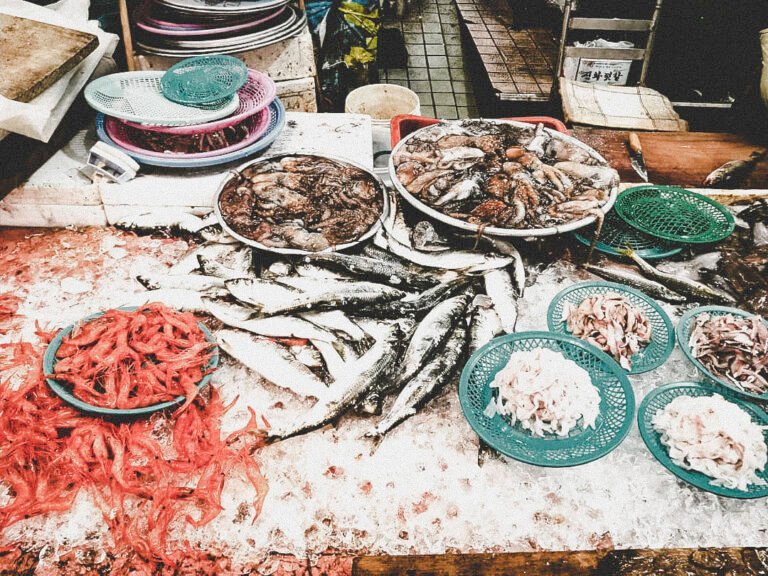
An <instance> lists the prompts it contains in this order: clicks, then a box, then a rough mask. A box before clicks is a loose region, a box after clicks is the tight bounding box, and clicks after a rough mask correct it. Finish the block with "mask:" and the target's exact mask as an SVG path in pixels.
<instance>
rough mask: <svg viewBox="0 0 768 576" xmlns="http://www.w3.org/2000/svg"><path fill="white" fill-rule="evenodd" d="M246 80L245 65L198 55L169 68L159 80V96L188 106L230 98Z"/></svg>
mask: <svg viewBox="0 0 768 576" xmlns="http://www.w3.org/2000/svg"><path fill="white" fill-rule="evenodd" d="M247 80H248V67H247V66H246V65H245V62H243V61H242V60H239V59H238V58H235V57H233V56H223V55H215V56H198V57H196V58H187V59H186V60H182V61H181V62H177V63H176V64H174V65H173V66H171V67H170V68H169V69H168V70H167V71H166V73H165V74H163V77H162V78H161V79H160V86H161V87H162V90H163V96H165V97H166V98H168V99H169V100H172V101H174V102H178V103H179V104H186V105H188V106H198V105H200V104H210V103H211V102H216V101H219V100H223V99H224V98H228V97H230V96H232V95H233V94H234V93H235V92H237V91H238V90H240V88H242V87H243V85H244V84H245V83H246V81H247Z"/></svg>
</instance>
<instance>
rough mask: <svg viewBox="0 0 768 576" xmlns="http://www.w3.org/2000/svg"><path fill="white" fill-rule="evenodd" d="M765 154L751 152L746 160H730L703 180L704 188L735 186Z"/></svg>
mask: <svg viewBox="0 0 768 576" xmlns="http://www.w3.org/2000/svg"><path fill="white" fill-rule="evenodd" d="M763 156H765V152H757V151H755V152H752V154H750V155H749V158H747V159H746V160H731V161H730V162H726V163H725V164H723V165H722V166H720V168H717V169H716V170H713V171H712V172H710V174H709V175H708V176H707V177H706V178H704V186H709V187H711V188H724V187H728V186H735V185H736V184H738V183H739V182H740V181H741V180H743V179H744V178H746V176H747V174H749V173H750V172H751V171H752V169H753V168H754V167H755V164H757V163H758V162H759V161H760V160H761V159H762V158H763Z"/></svg>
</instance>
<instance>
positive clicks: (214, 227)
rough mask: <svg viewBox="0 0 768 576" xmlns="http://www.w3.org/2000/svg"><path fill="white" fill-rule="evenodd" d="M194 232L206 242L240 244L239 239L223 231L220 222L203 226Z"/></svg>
mask: <svg viewBox="0 0 768 576" xmlns="http://www.w3.org/2000/svg"><path fill="white" fill-rule="evenodd" d="M196 234H197V236H199V237H200V238H202V239H203V240H205V241H206V242H214V243H216V244H240V240H238V239H237V238H235V237H234V236H230V235H229V234H228V233H227V232H225V231H224V229H223V228H222V227H221V225H220V224H210V225H208V226H204V227H202V228H200V230H198V231H197V233H196Z"/></svg>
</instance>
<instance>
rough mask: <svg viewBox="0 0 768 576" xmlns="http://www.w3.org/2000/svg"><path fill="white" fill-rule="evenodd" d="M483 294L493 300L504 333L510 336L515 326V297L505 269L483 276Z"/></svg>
mask: <svg viewBox="0 0 768 576" xmlns="http://www.w3.org/2000/svg"><path fill="white" fill-rule="evenodd" d="M483 279H484V281H485V293H486V294H488V296H490V297H491V300H493V307H494V308H495V309H496V313H497V314H498V315H499V318H500V319H501V326H502V327H503V328H504V332H506V333H507V334H512V333H513V332H514V331H515V326H516V325H517V296H516V295H515V288H514V286H513V285H512V277H511V276H510V275H509V272H507V271H506V270H505V269H503V268H502V269H499V270H491V271H490V272H486V273H485V275H484V276H483Z"/></svg>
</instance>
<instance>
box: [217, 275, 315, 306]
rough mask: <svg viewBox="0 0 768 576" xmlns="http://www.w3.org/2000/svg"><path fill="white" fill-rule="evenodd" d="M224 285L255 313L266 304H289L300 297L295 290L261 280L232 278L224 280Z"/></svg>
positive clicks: (270, 281)
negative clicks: (253, 308) (255, 310)
mask: <svg viewBox="0 0 768 576" xmlns="http://www.w3.org/2000/svg"><path fill="white" fill-rule="evenodd" d="M224 285H225V286H226V287H227V290H229V292H230V294H232V296H234V297H235V298H236V299H237V300H239V301H240V302H243V303H245V304H249V305H250V306H253V307H255V308H256V309H257V311H258V310H261V308H263V307H264V306H266V305H268V304H277V303H279V302H289V301H291V300H292V299H293V298H295V297H297V296H299V295H301V292H300V291H299V290H297V289H296V288H291V287H290V286H286V285H284V284H279V283H277V282H275V281H273V280H264V279H261V278H234V279H232V280H226V281H225V283H224Z"/></svg>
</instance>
